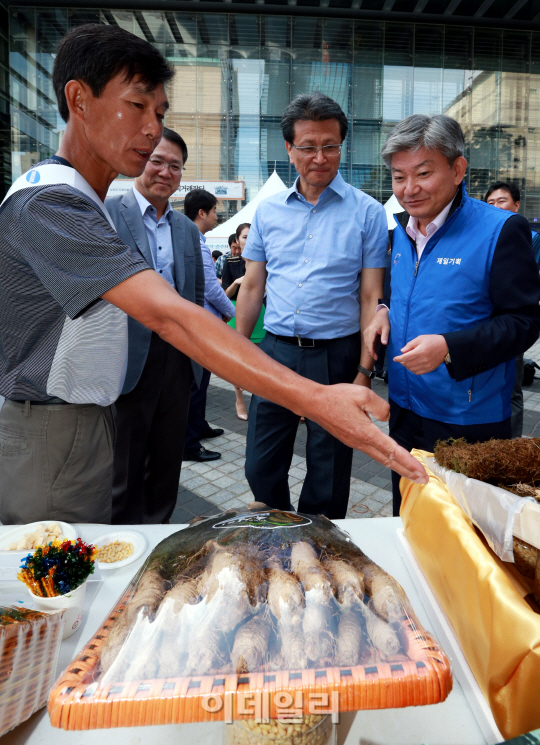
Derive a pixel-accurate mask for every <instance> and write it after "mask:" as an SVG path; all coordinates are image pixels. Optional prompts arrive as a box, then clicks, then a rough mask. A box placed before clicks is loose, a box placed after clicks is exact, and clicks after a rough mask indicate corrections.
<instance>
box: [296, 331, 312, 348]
mask: <svg viewBox="0 0 540 745" xmlns="http://www.w3.org/2000/svg"><path fill="white" fill-rule="evenodd" d="M296 338H297V339H298V346H299V347H306V348H307V349H313V348H314V347H315V339H302V338H301V336H300V334H296ZM306 342H308V343H306Z"/></svg>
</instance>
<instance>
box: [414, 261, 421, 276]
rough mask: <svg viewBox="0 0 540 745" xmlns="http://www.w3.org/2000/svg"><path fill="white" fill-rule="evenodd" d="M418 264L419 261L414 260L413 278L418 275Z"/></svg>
mask: <svg viewBox="0 0 540 745" xmlns="http://www.w3.org/2000/svg"><path fill="white" fill-rule="evenodd" d="M419 263H420V259H417V260H416V266H415V267H414V276H415V277H416V275H417V274H418V264H419Z"/></svg>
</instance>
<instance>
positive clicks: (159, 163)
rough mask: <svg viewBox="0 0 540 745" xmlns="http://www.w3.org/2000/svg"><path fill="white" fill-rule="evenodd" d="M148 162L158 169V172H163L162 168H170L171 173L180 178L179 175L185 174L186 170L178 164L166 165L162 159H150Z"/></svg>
mask: <svg viewBox="0 0 540 745" xmlns="http://www.w3.org/2000/svg"><path fill="white" fill-rule="evenodd" d="M148 162H149V163H151V164H152V165H153V167H154V168H156V169H157V170H158V171H161V169H162V168H168V169H169V171H170V172H171V173H173V174H174V175H175V176H178V174H179V173H184V171H185V170H186V169H185V168H184V166H181V165H179V164H178V163H166V162H165V161H164V160H161V159H160V158H150V159H149V161H148Z"/></svg>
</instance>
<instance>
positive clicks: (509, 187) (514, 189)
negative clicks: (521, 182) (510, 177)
mask: <svg viewBox="0 0 540 745" xmlns="http://www.w3.org/2000/svg"><path fill="white" fill-rule="evenodd" d="M499 189H503V190H504V191H507V192H508V193H509V194H510V196H511V197H512V200H513V201H514V202H521V194H520V191H519V187H518V186H516V185H515V184H512V183H510V182H509V181H494V182H493V183H492V184H491V186H490V187H489V189H488V190H487V191H486V196H485V197H484V202H487V200H488V199H489V198H490V196H491V195H492V194H493V192H494V191H498V190H499Z"/></svg>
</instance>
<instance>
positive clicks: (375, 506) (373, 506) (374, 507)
mask: <svg viewBox="0 0 540 745" xmlns="http://www.w3.org/2000/svg"><path fill="white" fill-rule="evenodd" d="M362 504H364V505H365V506H366V507H367V508H368V509H369V510H370V511H371V512H373V513H374V512H378V511H379V510H380V509H381V503H380V502H377V501H376V500H375V499H373V498H372V497H368V498H367V499H364V501H363V502H362Z"/></svg>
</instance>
